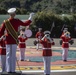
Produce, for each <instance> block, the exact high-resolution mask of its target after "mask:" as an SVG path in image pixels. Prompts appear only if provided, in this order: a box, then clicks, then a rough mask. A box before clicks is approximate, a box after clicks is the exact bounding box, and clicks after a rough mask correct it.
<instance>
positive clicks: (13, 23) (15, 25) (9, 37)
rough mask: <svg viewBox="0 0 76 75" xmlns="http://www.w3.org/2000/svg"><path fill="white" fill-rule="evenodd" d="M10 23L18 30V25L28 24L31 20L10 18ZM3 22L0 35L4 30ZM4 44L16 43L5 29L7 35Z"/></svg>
mask: <svg viewBox="0 0 76 75" xmlns="http://www.w3.org/2000/svg"><path fill="white" fill-rule="evenodd" d="M9 20H10V23H11V24H12V26H13V28H14V29H15V30H16V31H18V27H19V26H20V25H22V26H28V25H29V24H30V23H31V20H27V21H25V23H24V22H22V21H20V20H19V19H12V18H10V19H9ZM5 28H6V27H5V23H3V24H2V28H1V30H0V37H1V36H2V35H3V34H4V30H5ZM6 44H16V41H15V40H14V38H13V37H12V36H11V35H10V34H9V32H8V31H7V35H6Z"/></svg>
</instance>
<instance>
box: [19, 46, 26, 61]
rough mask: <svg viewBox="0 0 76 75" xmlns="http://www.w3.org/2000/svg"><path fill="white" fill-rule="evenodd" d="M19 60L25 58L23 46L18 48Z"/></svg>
mask: <svg viewBox="0 0 76 75" xmlns="http://www.w3.org/2000/svg"><path fill="white" fill-rule="evenodd" d="M20 60H25V48H20Z"/></svg>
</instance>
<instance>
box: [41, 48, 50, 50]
mask: <svg viewBox="0 0 76 75" xmlns="http://www.w3.org/2000/svg"><path fill="white" fill-rule="evenodd" d="M42 49H43V50H46V49H51V48H42Z"/></svg>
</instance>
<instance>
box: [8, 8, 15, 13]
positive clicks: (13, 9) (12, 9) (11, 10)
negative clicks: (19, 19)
mask: <svg viewBox="0 0 76 75" xmlns="http://www.w3.org/2000/svg"><path fill="white" fill-rule="evenodd" d="M15 11H16V8H10V9H9V10H8V11H7V12H8V13H9V14H13V13H15Z"/></svg>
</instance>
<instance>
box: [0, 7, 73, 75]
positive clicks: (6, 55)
mask: <svg viewBox="0 0 76 75" xmlns="http://www.w3.org/2000/svg"><path fill="white" fill-rule="evenodd" d="M7 12H8V14H9V15H10V17H9V18H8V19H7V20H4V22H3V23H2V25H1V27H0V55H1V67H2V72H8V73H14V72H15V68H16V50H17V47H19V50H20V56H19V58H20V59H19V60H20V61H24V60H25V51H26V43H25V42H26V41H27V40H28V39H29V37H31V35H32V32H31V30H30V29H29V27H30V24H31V22H32V19H33V16H34V13H30V15H29V18H28V20H25V21H21V20H19V19H17V18H15V15H16V8H10V9H9V10H8V11H7ZM50 34H51V32H50V31H48V30H47V31H44V32H43V31H42V28H39V31H38V32H37V33H36V35H35V38H36V40H35V41H34V42H33V43H34V45H36V49H37V50H39V46H40V45H41V46H42V56H43V63H44V75H50V66H51V64H50V62H51V58H52V48H51V47H52V46H53V45H55V42H54V39H53V38H51V36H50ZM60 39H61V40H60V42H59V43H60V45H61V46H62V60H63V61H64V62H66V61H67V58H68V50H69V44H71V45H72V44H73V43H74V41H73V39H72V38H71V36H70V32H69V31H68V28H64V30H63V33H62V34H61V36H60Z"/></svg>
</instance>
